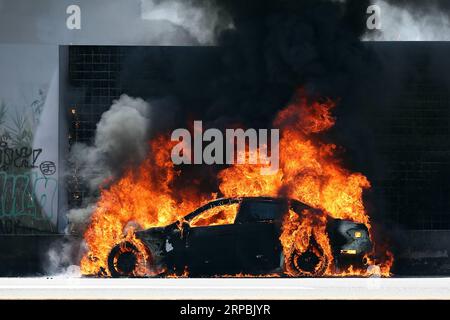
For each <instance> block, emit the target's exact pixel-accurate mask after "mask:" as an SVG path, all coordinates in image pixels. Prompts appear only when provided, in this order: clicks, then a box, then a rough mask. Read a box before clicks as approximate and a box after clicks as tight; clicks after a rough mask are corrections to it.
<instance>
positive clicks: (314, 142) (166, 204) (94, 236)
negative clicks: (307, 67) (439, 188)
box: [81, 91, 393, 276]
mask: <svg viewBox="0 0 450 320" xmlns="http://www.w3.org/2000/svg"><path fill="white" fill-rule="evenodd" d="M334 107H335V103H334V102H333V101H331V100H324V101H312V102H311V101H308V99H307V98H306V97H305V96H304V95H303V94H302V92H301V91H300V92H298V94H297V96H296V97H295V99H294V100H293V101H292V103H290V104H289V105H288V106H287V107H286V108H285V109H284V110H282V111H280V112H279V113H278V115H277V117H276V119H275V120H274V122H273V125H274V127H276V128H279V129H280V132H281V137H280V143H279V147H280V167H279V170H278V172H276V173H275V174H272V175H261V170H260V169H261V167H262V166H265V164H257V165H255V164H252V165H250V164H243V165H233V166H230V167H228V168H226V169H224V170H222V171H221V172H220V173H219V174H218V177H217V178H218V180H219V182H220V184H219V191H220V194H221V195H223V196H224V197H242V196H275V197H276V196H281V197H288V198H292V199H297V200H299V201H301V202H304V203H305V204H307V205H309V206H311V207H312V208H316V209H318V210H305V211H303V212H302V214H300V215H299V214H297V213H295V212H293V211H292V210H290V211H289V212H288V214H287V215H286V217H285V219H284V221H283V226H282V233H281V236H280V241H281V244H282V247H283V254H284V257H285V258H284V259H285V261H284V264H285V273H286V274H287V275H291V276H295V275H299V271H298V264H299V263H300V262H299V260H298V258H299V257H301V256H302V255H304V254H308V252H309V253H313V254H314V255H315V256H316V257H318V259H319V260H318V262H317V263H316V264H315V266H314V267H313V268H312V269H311V270H310V271H308V272H306V274H305V273H300V275H315V274H324V275H330V276H331V275H332V276H355V275H356V276H369V275H371V273H370V272H369V271H368V269H367V268H357V267H353V266H351V267H349V268H348V269H347V270H340V271H337V269H336V267H335V265H334V261H333V255H332V252H331V248H330V241H329V238H328V234H327V232H326V221H327V219H328V217H332V218H340V219H348V220H352V221H354V222H358V223H364V224H366V225H367V226H368V228H369V232H371V225H370V219H369V216H368V214H367V212H366V210H365V208H364V203H363V192H364V190H366V189H368V188H370V182H369V181H368V179H367V178H366V177H365V176H364V175H363V174H361V173H353V172H350V171H349V170H347V169H345V168H344V167H343V165H342V163H341V161H340V160H339V157H338V151H339V148H338V147H337V146H336V145H334V144H331V143H325V142H323V139H322V138H323V137H322V135H321V134H322V133H323V132H325V131H326V130H328V129H330V128H332V127H333V126H334V124H335V119H334V118H333V116H332V113H331V112H332V109H333V108H334ZM171 146H172V143H171V142H170V141H169V140H168V139H167V138H166V137H164V136H159V137H157V138H155V139H153V140H152V141H151V142H150V153H149V156H148V157H147V159H146V160H145V161H144V162H143V163H142V165H141V166H140V167H139V168H137V169H129V170H128V171H127V172H126V173H125V174H124V176H123V177H122V178H121V179H120V180H119V181H118V182H116V183H115V184H113V185H112V186H110V187H109V188H107V189H103V190H102V191H101V196H100V199H99V201H98V203H97V209H96V210H95V212H94V213H93V215H92V221H91V224H90V225H89V227H88V229H87V231H86V233H85V235H84V238H85V240H86V244H87V247H88V252H87V254H86V255H85V256H84V257H83V258H82V261H81V270H82V273H83V274H106V275H109V271H108V268H107V257H108V254H109V252H110V250H111V248H112V247H113V246H115V245H116V244H117V243H120V242H121V241H123V240H124V238H125V239H126V237H127V234H128V233H127V230H128V229H129V228H130V223H131V224H135V227H136V226H137V227H139V228H143V229H146V228H149V227H156V226H164V225H167V224H170V223H172V222H174V221H177V220H181V219H182V217H183V216H184V215H185V214H187V213H189V212H191V211H193V210H194V209H196V208H198V207H199V206H200V205H202V204H204V203H207V202H208V201H210V200H212V199H215V198H216V196H217V193H215V192H212V193H210V194H202V193H201V192H200V191H199V190H193V189H194V188H189V187H184V188H180V187H177V188H176V187H175V186H174V181H175V180H176V178H177V177H178V176H179V174H180V172H179V171H177V170H176V169H175V168H174V165H173V163H172V162H171V160H170V151H171ZM246 156H247V157H248V156H249V151H246ZM216 209H217V208H216ZM237 209H238V205H237V204H233V205H229V206H228V207H227V208H225V209H223V208H220V209H217V210H210V212H208V213H207V214H206V215H203V216H201V217H199V218H197V219H195V220H194V221H191V225H192V226H205V225H218V224H230V223H233V222H234V219H235V216H236V212H237ZM371 239H372V240H373V236H372V235H371ZM380 256H381V258H380ZM371 257H372V255H370V256H367V257H366V261H367V262H368V264H376V265H377V266H378V267H377V268H379V270H378V269H377V270H378V271H377V272H378V273H380V274H381V275H382V276H389V275H390V269H391V266H392V263H393V256H392V254H391V253H390V252H389V251H388V250H384V252H382V254H381V255H380V254H379V252H377V257H378V258H377V259H374V258H371ZM99 272H101V273H99ZM308 273H309V274H308Z"/></svg>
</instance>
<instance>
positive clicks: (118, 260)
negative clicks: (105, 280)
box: [108, 241, 151, 278]
mask: <svg viewBox="0 0 450 320" xmlns="http://www.w3.org/2000/svg"><path fill="white" fill-rule="evenodd" d="M150 260H151V254H150V252H149V251H148V250H146V252H142V251H141V250H139V249H138V247H137V246H136V245H135V244H134V243H132V242H130V241H124V242H122V243H119V244H118V245H116V246H115V247H114V248H112V250H111V252H110V253H109V256H108V269H109V272H110V274H111V276H112V277H114V278H119V277H139V276H145V270H146V269H147V268H148V265H149V263H150Z"/></svg>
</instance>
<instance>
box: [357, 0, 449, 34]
mask: <svg viewBox="0 0 450 320" xmlns="http://www.w3.org/2000/svg"><path fill="white" fill-rule="evenodd" d="M373 4H375V5H378V6H379V7H380V17H379V18H380V22H381V29H380V30H379V32H371V31H370V32H367V33H366V34H365V35H364V36H363V37H362V40H363V41H448V40H450V20H449V16H448V14H447V13H446V12H445V11H440V10H439V8H437V7H431V6H429V7H427V8H426V10H425V8H424V9H419V8H416V7H415V8H413V7H411V6H403V7H402V6H398V5H395V4H391V3H388V2H386V1H385V0H375V1H373ZM425 5H426V2H425Z"/></svg>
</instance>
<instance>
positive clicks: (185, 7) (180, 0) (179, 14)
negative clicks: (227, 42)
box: [141, 0, 233, 44]
mask: <svg viewBox="0 0 450 320" xmlns="http://www.w3.org/2000/svg"><path fill="white" fill-rule="evenodd" d="M141 17H142V19H145V20H152V21H169V22H170V23H172V24H174V25H176V26H179V27H182V28H184V29H185V30H187V31H188V32H189V34H191V36H193V37H194V38H195V39H196V40H197V41H198V42H199V43H200V44H214V43H215V38H216V36H217V35H218V34H219V33H220V32H221V31H223V30H225V29H231V28H233V23H232V20H231V18H230V17H229V15H228V14H227V13H226V12H225V11H224V10H222V9H221V8H220V7H219V6H218V4H217V2H216V1H214V0H206V1H205V0H204V1H200V0H197V1H194V0H166V1H161V0H141Z"/></svg>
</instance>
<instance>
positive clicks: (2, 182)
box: [0, 171, 58, 219]
mask: <svg viewBox="0 0 450 320" xmlns="http://www.w3.org/2000/svg"><path fill="white" fill-rule="evenodd" d="M57 189H58V182H57V180H56V179H55V178H50V177H46V176H38V175H37V174H36V173H24V174H8V173H7V172H1V171H0V195H1V198H0V218H3V217H19V216H29V217H34V218H35V219H51V218H52V217H54V215H55V214H56V211H57Z"/></svg>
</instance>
